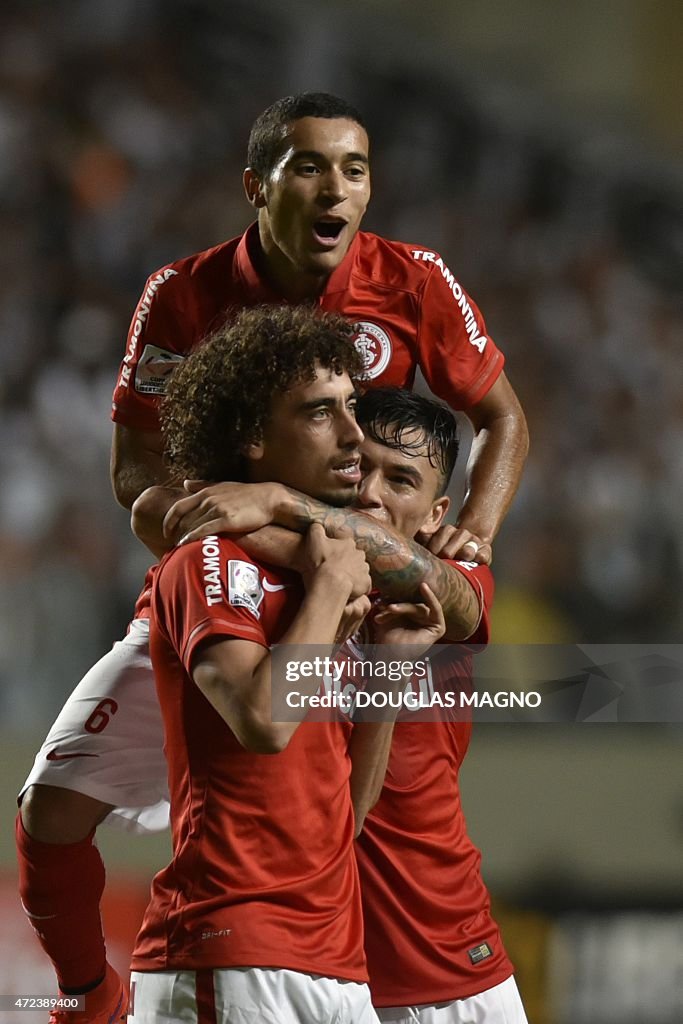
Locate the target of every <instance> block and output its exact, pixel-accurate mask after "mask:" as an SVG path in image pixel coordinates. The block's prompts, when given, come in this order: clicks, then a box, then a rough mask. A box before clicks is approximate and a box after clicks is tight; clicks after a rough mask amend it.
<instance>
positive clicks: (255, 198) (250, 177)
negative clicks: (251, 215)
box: [242, 167, 266, 210]
mask: <svg viewBox="0 0 683 1024" xmlns="http://www.w3.org/2000/svg"><path fill="white" fill-rule="evenodd" d="M242 182H243V184H244V191H245V193H246V196H247V201H248V202H249V204H250V205H251V206H253V207H254V209H255V210H260V209H262V207H264V206H265V205H266V197H265V195H264V191H263V182H262V181H261V179H260V178H259V177H258V175H257V174H256V172H255V171H253V170H252V169H251V167H246V168H245V171H244V174H243V175H242Z"/></svg>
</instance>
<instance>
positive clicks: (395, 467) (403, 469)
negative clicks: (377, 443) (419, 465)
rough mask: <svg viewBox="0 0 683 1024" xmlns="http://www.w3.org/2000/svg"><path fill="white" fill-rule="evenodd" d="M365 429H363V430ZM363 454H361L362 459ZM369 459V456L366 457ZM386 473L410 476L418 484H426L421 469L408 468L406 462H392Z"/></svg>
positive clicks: (385, 470)
mask: <svg viewBox="0 0 683 1024" xmlns="http://www.w3.org/2000/svg"><path fill="white" fill-rule="evenodd" d="M362 429H363V428H362V427H361V430H362ZM362 456H363V453H362V452H361V458H362ZM366 458H367V456H366ZM384 472H385V473H402V474H403V475H404V476H409V477H410V478H411V479H412V480H414V481H415V482H416V483H418V484H421V483H424V478H423V476H422V473H421V472H420V470H419V469H415V467H414V466H408V465H406V463H405V462H390V463H389V464H388V465H387V466H386V467H385V469H384Z"/></svg>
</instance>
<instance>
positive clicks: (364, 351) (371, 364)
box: [353, 320, 391, 380]
mask: <svg viewBox="0 0 683 1024" xmlns="http://www.w3.org/2000/svg"><path fill="white" fill-rule="evenodd" d="M355 327H356V330H357V331H358V334H357V335H356V337H355V338H354V340H353V343H354V345H355V346H356V350H357V351H358V352H359V353H360V355H361V356H362V358H363V376H364V377H365V379H366V380H373V379H374V378H375V377H379V375H380V374H381V373H384V371H385V370H386V368H387V366H388V365H389V360H390V359H391V341H390V339H389V335H388V334H387V332H386V331H385V330H383V329H382V328H381V327H378V326H377V324H373V323H371V321H370V320H359V321H358V323H357V324H356V325H355Z"/></svg>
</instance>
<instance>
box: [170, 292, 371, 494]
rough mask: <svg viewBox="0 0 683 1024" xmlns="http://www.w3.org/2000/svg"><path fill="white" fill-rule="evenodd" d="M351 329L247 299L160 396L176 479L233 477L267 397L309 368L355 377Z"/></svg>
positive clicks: (358, 370)
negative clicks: (251, 303) (252, 304)
mask: <svg viewBox="0 0 683 1024" xmlns="http://www.w3.org/2000/svg"><path fill="white" fill-rule="evenodd" d="M354 334H355V328H354V327H353V325H352V324H351V323H349V321H348V320H345V319H344V317H342V316H340V315H339V314H337V313H323V312H321V311H320V310H319V309H313V308H312V307H310V306H255V307H253V308H251V309H245V310H242V311H241V312H240V313H239V315H238V316H237V317H236V319H234V320H232V321H231V322H230V323H229V324H227V325H226V326H225V327H222V328H221V329H220V330H219V331H216V332H215V334H213V335H211V336H210V337H209V339H208V340H207V341H206V342H205V343H204V344H202V345H201V346H200V347H199V348H198V349H196V350H195V351H194V352H193V353H192V354H191V355H190V356H189V357H188V358H187V359H186V360H185V361H184V362H183V363H181V364H180V366H179V367H178V369H177V370H176V371H175V373H174V374H173V376H172V378H171V380H170V382H169V385H168V390H167V393H166V397H165V398H164V400H163V402H162V403H161V409H160V417H161V429H162V433H163V435H164V439H165V450H166V459H167V462H168V463H169V466H170V468H171V469H172V471H173V473H174V474H177V475H178V477H179V478H183V477H185V478H193V479H198V480H214V481H219V480H240V479H243V478H244V459H243V454H242V453H243V451H244V449H245V447H246V446H247V445H248V444H253V443H255V442H257V441H259V440H260V439H261V436H262V431H263V425H264V423H265V422H266V420H267V418H268V415H269V412H270V405H271V400H272V397H273V395H274V394H275V393H277V392H282V391H287V390H288V389H289V388H291V387H293V386H294V385H295V384H299V383H302V382H305V381H312V380H314V379H315V374H316V367H317V366H318V365H319V366H322V367H324V368H325V369H329V370H332V371H333V372H334V373H344V372H346V373H348V374H349V376H350V377H351V378H352V379H354V378H355V379H357V378H359V377H360V376H361V374H362V370H363V361H362V358H361V356H360V355H359V353H358V352H357V351H356V348H355V346H354V344H353V338H354Z"/></svg>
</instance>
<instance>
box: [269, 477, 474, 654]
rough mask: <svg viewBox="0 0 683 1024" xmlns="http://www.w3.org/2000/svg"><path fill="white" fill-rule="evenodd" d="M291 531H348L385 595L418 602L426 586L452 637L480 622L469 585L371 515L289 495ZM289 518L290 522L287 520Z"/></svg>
mask: <svg viewBox="0 0 683 1024" xmlns="http://www.w3.org/2000/svg"><path fill="white" fill-rule="evenodd" d="M290 498H291V503H290V504H289V506H288V519H289V521H288V522H287V523H286V524H285V523H283V525H288V526H289V527H290V529H295V530H298V531H303V530H305V529H307V528H308V527H309V526H310V525H311V523H320V524H321V525H322V526H323V527H324V528H325V530H326V531H328V532H330V533H333V532H334V531H336V530H346V531H347V532H350V533H351V535H352V536H353V539H354V540H355V542H356V545H357V547H359V548H361V549H362V550H363V551H364V552H365V554H366V557H367V560H368V563H369V565H370V572H371V574H372V580H373V583H374V584H375V586H376V587H377V589H378V590H379V591H380V593H382V594H383V595H384V596H385V597H389V598H391V599H392V600H395V601H414V600H419V595H418V589H419V586H420V584H421V583H428V584H429V586H430V587H431V589H432V590H433V591H434V594H435V595H436V597H437V598H438V600H439V601H440V602H441V606H442V608H443V612H444V617H445V619H446V623H447V627H448V631H447V635H448V636H449V637H450V638H451V639H457V637H454V636H453V633H454V632H455V633H459V632H462V637H460V638H461V639H463V638H464V637H466V636H469V635H470V634H471V632H472V630H473V628H474V626H476V623H477V622H478V620H479V599H478V595H477V592H476V591H475V589H474V587H473V586H472V585H471V584H470V583H469V582H468V581H467V580H466V579H465V577H464V576H463V575H462V573H459V572H458V571H457V570H456V569H453V568H452V566H449V565H447V564H446V563H445V562H443V561H442V560H441V559H439V558H436V557H435V556H434V555H432V554H430V552H429V551H427V549H426V548H423V547H422V545H421V544H417V543H416V542H415V541H411V540H406V539H405V538H404V537H401V536H399V534H397V533H396V532H395V531H394V530H391V529H390V528H388V527H386V526H383V525H382V524H381V523H378V522H376V521H375V520H374V519H372V518H371V517H370V516H366V515H364V514H363V513H362V512H355V511H353V510H352V509H341V508H332V507H331V506H329V505H325V504H324V503H323V502H320V501H316V500H315V499H314V498H308V497H306V496H305V495H303V494H296V493H295V492H290ZM290 517H291V518H290Z"/></svg>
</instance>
